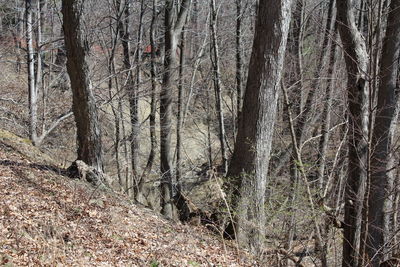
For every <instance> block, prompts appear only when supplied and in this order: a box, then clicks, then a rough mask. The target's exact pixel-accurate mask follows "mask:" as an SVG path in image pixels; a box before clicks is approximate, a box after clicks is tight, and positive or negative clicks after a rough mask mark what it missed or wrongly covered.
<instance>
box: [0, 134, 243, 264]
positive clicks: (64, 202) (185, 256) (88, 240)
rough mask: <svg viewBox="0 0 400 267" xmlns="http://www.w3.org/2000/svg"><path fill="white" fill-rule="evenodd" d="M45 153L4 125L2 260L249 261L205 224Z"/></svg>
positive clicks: (0, 138) (0, 143)
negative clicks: (86, 176) (173, 214)
mask: <svg viewBox="0 0 400 267" xmlns="http://www.w3.org/2000/svg"><path fill="white" fill-rule="evenodd" d="M19 145H20V146H19ZM29 147H30V149H28V148H29ZM26 151H28V152H26ZM34 151H35V152H34ZM40 155H41V153H40V151H39V150H35V148H32V147H31V146H30V145H29V142H26V141H24V140H23V139H20V138H18V137H17V136H14V135H12V134H10V133H7V132H3V131H1V133H0V266H2V265H7V266H248V265H249V262H245V260H244V257H242V256H240V255H238V254H237V253H238V252H237V250H236V249H234V248H233V247H230V246H229V245H228V244H224V242H223V241H222V240H220V239H218V238H217V237H214V236H212V235H210V234H209V233H207V231H206V230H204V229H203V228H199V227H193V226H188V225H181V224H174V223H171V222H169V221H167V220H164V219H162V218H161V217H159V216H157V215H156V214H154V213H153V212H152V211H150V210H148V209H145V208H142V207H139V206H136V205H132V204H130V203H129V201H128V199H126V198H125V197H123V196H121V195H117V194H115V193H112V192H109V191H106V190H100V189H94V188H92V187H90V186H88V185H87V184H85V183H83V182H81V181H76V180H70V179H69V178H67V177H64V176H62V175H61V174H62V170H59V169H57V168H54V167H50V165H49V164H50V163H51V159H45V158H37V157H42V156H40ZM35 157H36V158H35ZM53 163H54V162H53ZM46 164H47V165H46Z"/></svg>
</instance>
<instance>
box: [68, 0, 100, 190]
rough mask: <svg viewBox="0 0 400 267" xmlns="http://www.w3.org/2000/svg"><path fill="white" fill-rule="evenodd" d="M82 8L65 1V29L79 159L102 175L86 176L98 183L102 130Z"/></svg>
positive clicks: (80, 1) (73, 1) (75, 1)
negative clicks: (88, 55) (93, 88)
mask: <svg viewBox="0 0 400 267" xmlns="http://www.w3.org/2000/svg"><path fill="white" fill-rule="evenodd" d="M83 5H84V1H83V0H63V1H62V14H63V27H64V38H65V46H66V49H67V70H68V74H69V77H70V80H71V88H72V95H73V98H72V100H73V101H72V109H73V112H74V115H75V122H76V128H77V145H78V160H82V161H83V162H85V163H86V164H87V165H89V166H91V167H92V168H94V170H95V171H96V172H97V173H98V174H99V175H87V176H86V179H87V180H88V182H90V183H92V184H98V183H99V182H101V177H102V175H101V174H102V172H103V162H102V145H101V131H100V125H99V121H98V116H97V107H96V101H95V98H94V95H93V92H92V86H91V82H90V77H89V66H88V63H87V54H88V50H89V47H88V43H87V40H86V38H85V31H84V28H83V23H84V18H83V17H82V16H83V14H84V12H82V9H83Z"/></svg>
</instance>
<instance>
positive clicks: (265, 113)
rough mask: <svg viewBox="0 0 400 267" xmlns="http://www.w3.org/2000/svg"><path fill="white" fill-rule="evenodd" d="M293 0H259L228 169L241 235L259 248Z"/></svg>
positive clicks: (252, 247) (261, 240) (253, 248)
mask: <svg viewBox="0 0 400 267" xmlns="http://www.w3.org/2000/svg"><path fill="white" fill-rule="evenodd" d="M291 2H292V1H291V0H271V1H267V0H261V1H260V2H259V5H258V12H257V21H256V28H255V36H254V42H253V50H252V54H251V59H250V65H249V74H248V80H247V85H246V91H245V95H244V103H243V110H242V116H241V117H240V118H239V128H238V134H237V138H236V144H235V149H234V153H233V157H232V161H231V163H230V166H229V171H228V177H230V178H232V180H233V182H232V184H231V186H233V187H234V188H233V190H234V195H235V196H234V206H235V208H236V212H237V213H236V214H237V225H236V230H237V238H238V240H239V243H240V244H241V245H242V246H248V247H250V248H251V249H252V250H253V251H254V252H257V251H258V250H259V249H261V248H262V243H263V239H264V232H265V230H264V228H265V223H266V219H265V209H264V202H265V190H266V185H267V171H268V165H269V159H270V150H271V142H272V135H273V129H274V123H275V115H276V108H277V99H278V92H279V87H280V79H281V71H282V66H283V59H284V54H285V50H286V41H287V34H288V29H289V24H290V17H291V10H290V9H291ZM235 198H236V199H237V201H236V200H235ZM235 202H236V204H235Z"/></svg>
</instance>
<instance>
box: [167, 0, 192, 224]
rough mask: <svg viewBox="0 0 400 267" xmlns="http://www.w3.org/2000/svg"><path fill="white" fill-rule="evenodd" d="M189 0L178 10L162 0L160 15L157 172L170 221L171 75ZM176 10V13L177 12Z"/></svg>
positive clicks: (172, 2) (172, 74) (172, 209)
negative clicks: (161, 57)
mask: <svg viewBox="0 0 400 267" xmlns="http://www.w3.org/2000/svg"><path fill="white" fill-rule="evenodd" d="M189 4H190V0H183V2H182V4H181V7H180V8H178V6H177V3H176V2H175V1H173V0H166V3H165V13H164V27H165V28H164V30H165V48H164V49H165V58H164V76H163V81H162V86H161V93H160V163H161V164H160V167H161V168H160V169H161V175H162V179H161V185H160V187H161V188H160V189H161V213H162V214H163V215H165V216H166V217H167V218H173V213H174V208H173V203H172V195H173V192H172V171H173V169H172V161H171V148H172V145H171V133H172V127H171V124H172V100H173V86H174V77H175V75H174V72H175V68H176V67H177V65H178V61H177V57H176V54H177V48H178V37H179V35H180V33H181V31H182V28H183V25H184V23H185V21H186V16H187V13H188V8H189ZM178 9H179V10H178Z"/></svg>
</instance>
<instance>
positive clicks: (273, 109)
mask: <svg viewBox="0 0 400 267" xmlns="http://www.w3.org/2000/svg"><path fill="white" fill-rule="evenodd" d="M63 2H64V5H63V8H62V9H61V2H58V1H47V0H40V1H28V0H26V1H11V2H10V1H0V13H1V29H2V31H1V32H0V52H1V53H0V64H1V68H2V73H0V81H1V84H2V87H1V95H0V103H1V105H0V108H1V120H0V126H1V127H4V128H8V129H12V130H13V131H14V132H16V133H18V134H20V135H22V136H25V137H27V138H29V139H30V140H31V141H32V142H33V143H35V144H36V145H37V146H40V148H41V149H43V150H46V151H47V152H48V153H51V154H52V155H54V157H55V158H58V159H59V160H60V162H61V163H62V164H64V166H65V167H67V166H69V165H70V164H71V163H72V162H73V161H75V160H76V158H77V156H76V149H75V147H78V159H82V160H84V161H85V162H86V163H88V164H89V165H92V166H93V167H95V169H97V170H98V171H100V170H102V168H103V166H104V171H105V172H106V173H107V175H109V176H110V177H111V179H112V181H113V184H112V185H111V186H113V187H114V188H116V189H118V190H121V191H122V192H124V193H126V194H127V195H129V196H130V197H132V198H135V199H136V200H137V201H139V202H141V203H143V204H144V205H147V206H149V207H151V208H153V209H154V210H156V211H162V213H163V214H165V215H166V216H167V217H169V218H177V215H176V212H175V206H177V207H178V211H179V215H181V216H179V217H180V218H181V219H184V220H189V219H190V218H191V217H194V216H198V217H200V218H201V221H202V222H204V223H206V224H210V223H215V225H214V226H213V227H214V229H218V231H220V232H221V233H222V234H224V230H225V228H226V225H225V222H227V221H230V220H231V219H234V220H236V219H237V221H235V222H234V225H235V226H237V228H236V229H237V233H236V234H237V236H238V237H239V241H241V240H243V242H242V244H245V245H248V244H249V243H251V244H252V245H253V247H258V248H260V249H261V245H260V244H263V242H264V241H268V242H269V243H268V244H273V245H271V246H274V247H277V248H280V249H281V248H282V249H283V248H284V251H285V253H286V254H285V255H288V256H282V255H283V254H284V253H283V252H282V251H281V250H280V251H281V252H282V253H281V252H279V253H278V254H279V255H281V256H282V257H281V258H279V260H277V261H279V262H280V263H282V264H283V263H284V264H287V263H288V261H293V259H295V261H297V263H298V264H299V263H302V262H307V261H308V260H310V261H312V262H313V263H315V264H316V265H322V266H335V265H339V262H342V265H343V266H356V265H357V266H363V265H366V264H374V265H375V266H376V265H378V264H379V262H382V261H383V260H386V259H388V258H390V257H391V256H392V255H395V254H396V253H397V250H398V245H397V243H398V234H397V232H398V216H399V214H398V208H399V199H400V198H399V196H400V195H399V193H398V191H399V190H398V189H399V188H398V186H399V183H398V179H397V176H398V168H397V161H398V157H397V154H396V151H397V150H396V149H397V147H398V143H397V140H398V132H397V125H396V121H397V119H396V117H397V110H396V105H397V98H396V90H395V88H397V86H398V85H397V82H398V77H397V76H398V73H397V69H398V38H399V37H398V32H397V31H398V27H396V25H397V24H398V21H397V18H398V17H399V16H398V15H397V8H396V7H397V5H398V3H397V0H391V1H372V0H360V1H355V0H354V1H353V0H340V1H339V0H338V1H336V2H335V1H322V2H319V1H314V0H301V1H296V2H295V3H292V4H293V8H292V10H291V11H289V10H290V8H289V7H290V4H289V1H286V0H285V1H283V0H282V1H272V2H271V1H269V2H268V3H266V2H267V1H253V0H236V1H234V2H232V3H231V2H229V1H226V0H225V1H211V0H196V1H195V0H193V1H189V0H183V1H155V0H140V1H136V0H135V1H133V0H118V1H117V0H109V1H92V0H86V1H85V8H83V9H82V11H81V12H77V11H76V9H74V8H76V7H75V5H78V6H82V7H83V4H82V1H67V0H66V1H63ZM274 5H276V6H274ZM60 10H62V13H60ZM264 12H266V13H264ZM285 12H290V13H291V14H292V16H293V19H292V20H289V17H290V16H289V15H287V16H286V15H284V14H286V13H285ZM257 14H259V16H258V20H256V18H257V16H256V15H257ZM265 14H266V15H265ZM83 18H85V19H84V23H83V21H82V19H83ZM261 18H263V20H261ZM63 19H67V20H68V21H65V23H64V27H63V26H62V20H63ZM261 25H262V27H261ZM274 25H275V26H276V29H280V30H279V31H276V32H275V31H272V30H271V29H270V28H271V27H275V26H274ZM262 31H263V32H262ZM286 31H287V33H286ZM260 32H262V34H260ZM337 32H338V34H336V33H337ZM286 34H287V36H288V37H287V48H288V49H286V51H284V50H285V49H284V47H285V40H286V37H285V36H286ZM265 36H270V37H268V40H266V39H263V38H264V37H265ZM337 37H338V38H337ZM339 37H340V38H339ZM253 40H254V42H253ZM66 54H67V57H68V63H66V60H65V59H66V56H65V55H66ZM21 66H26V67H24V68H21ZM67 69H68V74H69V77H70V78H71V84H69V82H68V81H66V80H65V79H64V78H63V77H64V76H65V74H66V72H67ZM281 71H282V74H280V72H281ZM244 81H247V84H246V86H244V84H245V83H244ZM61 85H62V86H61ZM70 87H71V88H70ZM244 87H246V88H244ZM263 88H267V89H265V90H262V89H263ZM244 89H245V90H244ZM279 92H283V94H281V96H279V95H280V94H279ZM71 99H72V100H73V101H71ZM71 109H72V110H73V113H74V115H75V120H76V122H77V124H76V128H75V124H74V122H73V120H72V116H71V114H72V112H71ZM96 120H97V122H96ZM100 133H101V134H100ZM75 134H76V135H77V136H78V139H77V140H76V141H75ZM100 137H101V138H100ZM100 139H101V140H102V142H100ZM227 165H229V171H228V175H227V176H226V177H227V178H225V175H224V174H225V172H226V166H227ZM235 178H236V179H235ZM222 185H223V186H222ZM222 191H224V193H225V194H222V193H221V192H222ZM250 192H252V193H250ZM230 193H233V194H234V195H235V196H236V197H232V196H231V195H229V194H230ZM192 204H193V205H192ZM228 211H229V212H228ZM241 225H242V226H243V225H246V227H245V228H246V229H247V230H251V231H246V230H245V229H244V228H243V227H242V226H241ZM340 227H343V228H344V232H343V236H342V233H341V230H340V229H339V228H340ZM229 234H235V233H234V231H232V233H229ZM225 236H228V233H225ZM231 237H232V235H231ZM342 237H343V238H344V239H343V240H344V242H343V257H342V258H341V257H340V256H339V255H340V253H337V252H338V251H339V247H340V246H341V245H340V244H341V243H340V240H342V239H341V238H342ZM296 249H297V250H300V252H301V253H300V252H298V251H297V252H298V253H297V252H296V251H295V250H296ZM340 250H341V249H340ZM264 252H265V251H264ZM265 253H267V252H265ZM268 253H269V252H268ZM268 253H267V254H268ZM268 255H270V254H268ZM296 255H309V256H307V257H303V256H296ZM285 257H286V258H285ZM293 257H294V258H293ZM288 258H289V260H288Z"/></svg>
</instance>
